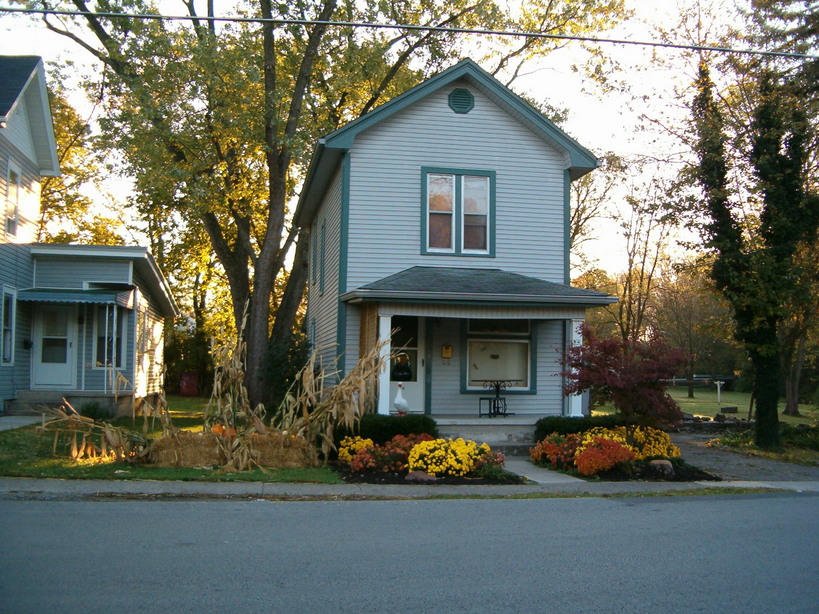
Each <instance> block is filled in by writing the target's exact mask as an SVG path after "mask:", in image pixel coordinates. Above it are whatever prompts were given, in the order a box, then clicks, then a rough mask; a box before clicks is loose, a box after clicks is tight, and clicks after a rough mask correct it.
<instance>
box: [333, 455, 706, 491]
mask: <svg viewBox="0 0 819 614" xmlns="http://www.w3.org/2000/svg"><path fill="white" fill-rule="evenodd" d="M673 465H674V475H673V476H671V477H666V478H663V477H661V476H658V475H657V474H655V473H653V472H651V471H650V470H649V469H648V466H647V465H638V466H637V467H636V469H635V472H634V473H633V474H630V473H626V472H623V471H618V470H612V471H607V472H605V473H601V474H600V475H599V476H597V477H596V478H594V479H596V480H597V479H599V480H600V481H603V482H624V481H643V482H644V481H651V482H702V481H716V482H719V481H721V480H722V478H720V477H717V476H715V475H712V474H710V473H707V472H705V471H702V470H701V469H698V468H696V467H693V466H691V465H688V464H686V463H684V462H682V461H673ZM334 468H335V470H336V471H338V473H339V475H340V476H341V479H342V480H344V481H345V482H347V483H348V484H404V485H408V484H444V485H454V486H466V485H472V486H475V485H504V484H526V479H525V478H523V477H522V476H519V475H516V474H514V473H507V474H506V476H504V478H502V479H494V478H470V477H452V476H440V477H437V478H435V479H434V480H433V481H419V480H407V472H406V471H403V472H398V473H380V472H379V473H354V472H351V471H348V470H347V469H346V465H344V464H341V463H339V464H336V465H335V466H334ZM578 477H582V476H578Z"/></svg>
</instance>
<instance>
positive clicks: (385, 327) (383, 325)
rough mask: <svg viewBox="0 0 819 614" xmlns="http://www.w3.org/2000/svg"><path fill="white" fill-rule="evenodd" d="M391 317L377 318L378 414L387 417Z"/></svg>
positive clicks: (388, 409)
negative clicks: (380, 364) (378, 363)
mask: <svg viewBox="0 0 819 614" xmlns="http://www.w3.org/2000/svg"><path fill="white" fill-rule="evenodd" d="M391 333H392V316H382V315H379V316H378V342H379V343H383V344H384V345H382V346H381V352H380V354H381V360H382V362H383V365H384V366H383V367H382V369H381V373H380V374H379V375H378V413H379V414H382V415H385V416H386V415H389V413H390V403H391V401H390V364H389V357H390V353H391V352H392V347H391V346H392V340H391Z"/></svg>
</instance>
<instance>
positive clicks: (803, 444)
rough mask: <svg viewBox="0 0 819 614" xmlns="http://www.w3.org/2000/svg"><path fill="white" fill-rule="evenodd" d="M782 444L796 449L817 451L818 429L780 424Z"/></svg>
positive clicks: (818, 443)
mask: <svg viewBox="0 0 819 614" xmlns="http://www.w3.org/2000/svg"><path fill="white" fill-rule="evenodd" d="M780 433H781V436H782V443H783V444H784V445H788V446H794V447H797V448H805V449H807V450H817V451H819V427H817V426H805V425H798V426H794V425H792V424H784V423H782V424H780Z"/></svg>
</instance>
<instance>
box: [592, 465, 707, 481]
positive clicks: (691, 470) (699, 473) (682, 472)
mask: <svg viewBox="0 0 819 614" xmlns="http://www.w3.org/2000/svg"><path fill="white" fill-rule="evenodd" d="M672 464H673V465H674V475H672V476H670V477H661V476H658V475H657V474H656V473H654V472H653V471H652V470H651V469H649V466H648V465H643V464H639V465H637V466H636V467H635V472H634V473H633V474H629V473H626V472H624V471H618V470H617V469H612V470H611V471H605V472H603V473H601V474H599V475H598V476H597V477H598V478H599V479H600V480H601V481H603V482H627V481H641V482H646V481H648V482H721V481H722V478H721V477H719V476H716V475H713V474H711V473H708V472H706V471H703V470H702V469H698V468H697V467H694V466H692V465H689V464H687V463H685V462H682V461H672Z"/></svg>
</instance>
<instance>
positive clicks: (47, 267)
mask: <svg viewBox="0 0 819 614" xmlns="http://www.w3.org/2000/svg"><path fill="white" fill-rule="evenodd" d="M34 281H35V285H36V286H37V287H38V288H61V289H68V288H72V289H73V288H78V289H81V288H83V287H85V283H86V282H87V283H122V284H129V283H131V282H132V280H131V263H130V261H128V260H106V259H103V258H53V257H48V256H37V267H36V271H35V280H34Z"/></svg>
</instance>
